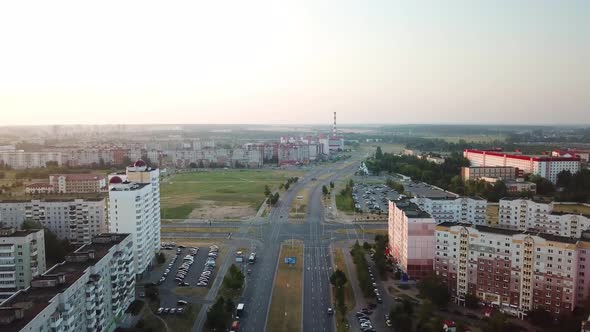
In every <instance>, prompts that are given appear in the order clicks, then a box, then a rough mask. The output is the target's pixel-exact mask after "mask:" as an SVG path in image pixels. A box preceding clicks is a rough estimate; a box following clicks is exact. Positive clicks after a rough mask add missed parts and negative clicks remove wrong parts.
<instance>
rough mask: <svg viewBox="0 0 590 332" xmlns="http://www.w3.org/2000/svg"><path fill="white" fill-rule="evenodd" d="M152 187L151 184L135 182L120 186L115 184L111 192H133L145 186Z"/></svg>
mask: <svg viewBox="0 0 590 332" xmlns="http://www.w3.org/2000/svg"><path fill="white" fill-rule="evenodd" d="M148 185H151V184H150V183H135V182H128V181H126V182H122V183H120V184H114V185H112V186H111V188H110V191H132V190H139V189H142V188H143V187H145V186H148Z"/></svg>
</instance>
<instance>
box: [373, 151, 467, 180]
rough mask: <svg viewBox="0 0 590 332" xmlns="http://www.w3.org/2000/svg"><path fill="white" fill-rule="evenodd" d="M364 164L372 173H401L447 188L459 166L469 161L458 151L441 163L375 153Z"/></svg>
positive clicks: (459, 168) (457, 172) (465, 164)
mask: <svg viewBox="0 0 590 332" xmlns="http://www.w3.org/2000/svg"><path fill="white" fill-rule="evenodd" d="M378 151H380V149H379V150H378ZM366 165H367V167H368V168H369V170H370V171H371V172H372V173H373V174H380V173H381V172H387V173H401V174H404V175H407V176H410V177H411V178H412V179H415V180H419V181H423V182H426V183H431V184H433V185H435V186H437V187H441V188H443V189H448V188H449V186H450V184H451V179H452V178H453V176H455V175H456V174H459V173H460V171H461V167H464V166H469V161H468V160H467V159H465V158H464V157H463V155H461V154H459V153H452V154H451V155H450V156H449V157H447V158H446V159H445V162H444V163H442V164H435V163H433V162H430V161H427V160H426V159H420V158H418V157H415V156H405V155H402V156H397V155H394V154H392V153H375V158H373V159H369V160H367V162H366Z"/></svg>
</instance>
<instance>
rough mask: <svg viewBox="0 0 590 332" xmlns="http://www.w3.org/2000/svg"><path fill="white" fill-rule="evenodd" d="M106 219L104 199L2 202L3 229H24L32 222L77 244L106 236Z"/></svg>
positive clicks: (1, 218) (0, 210) (0, 209)
mask: <svg viewBox="0 0 590 332" xmlns="http://www.w3.org/2000/svg"><path fill="white" fill-rule="evenodd" d="M106 218H107V214H106V200H105V199H104V198H95V199H59V198H58V199H44V200H36V199H33V200H30V201H24V200H20V201H12V200H4V201H0V222H1V223H2V225H3V227H14V228H18V229H20V228H21V227H22V224H23V222H24V221H25V220H27V219H29V220H33V221H35V222H38V223H40V224H41V225H43V226H44V227H47V228H48V229H50V230H51V231H52V232H53V233H55V234H56V235H57V237H59V238H60V239H68V240H70V242H74V243H89V242H90V241H91V239H92V236H94V235H97V234H100V233H104V232H106V231H107V219H106Z"/></svg>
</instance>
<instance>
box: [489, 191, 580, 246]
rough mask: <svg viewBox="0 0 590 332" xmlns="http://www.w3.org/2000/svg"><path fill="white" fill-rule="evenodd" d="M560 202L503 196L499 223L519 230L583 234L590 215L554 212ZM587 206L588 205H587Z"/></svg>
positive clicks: (571, 235)
mask: <svg viewBox="0 0 590 332" xmlns="http://www.w3.org/2000/svg"><path fill="white" fill-rule="evenodd" d="M557 204H559V205H561V206H563V205H567V206H571V207H574V208H575V206H577V204H563V203H553V202H551V203H547V202H539V201H534V200H529V199H520V198H503V199H501V200H500V207H499V212H498V213H499V215H498V224H499V225H500V226H503V227H507V228H511V229H516V230H521V231H525V230H532V231H539V232H544V233H548V234H553V235H559V236H568V237H580V236H582V232H583V231H585V230H588V229H589V228H590V215H588V214H583V213H579V214H577V213H568V212H557V211H554V207H555V206H556V205H557ZM586 206H587V205H586Z"/></svg>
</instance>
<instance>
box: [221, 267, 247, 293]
mask: <svg viewBox="0 0 590 332" xmlns="http://www.w3.org/2000/svg"><path fill="white" fill-rule="evenodd" d="M245 279H246V278H245V276H244V274H243V273H242V271H241V270H240V269H239V268H238V267H237V266H236V265H235V264H232V265H231V266H230V267H229V270H228V273H227V274H226V275H225V277H224V278H223V285H224V286H225V287H227V288H229V289H232V290H238V289H241V288H242V287H244V280H245Z"/></svg>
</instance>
